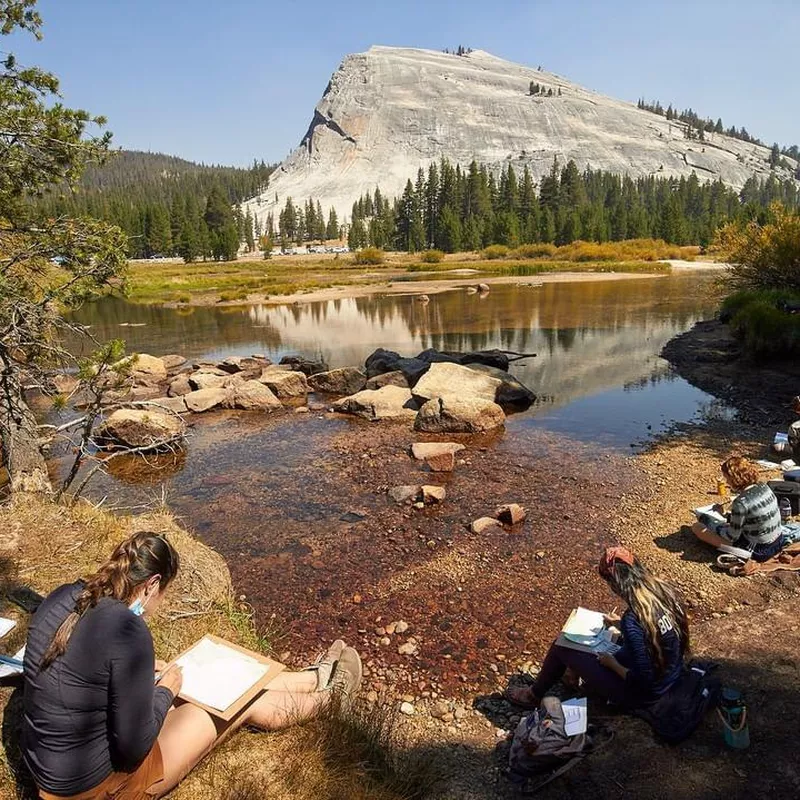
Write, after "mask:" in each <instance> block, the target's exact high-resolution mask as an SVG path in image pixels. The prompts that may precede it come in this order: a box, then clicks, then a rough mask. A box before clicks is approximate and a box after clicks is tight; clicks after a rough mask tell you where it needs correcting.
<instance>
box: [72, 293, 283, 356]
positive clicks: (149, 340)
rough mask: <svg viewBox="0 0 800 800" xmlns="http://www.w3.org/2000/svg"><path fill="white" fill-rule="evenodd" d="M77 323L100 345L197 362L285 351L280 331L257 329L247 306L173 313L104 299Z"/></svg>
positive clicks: (90, 306)
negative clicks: (118, 343)
mask: <svg viewBox="0 0 800 800" xmlns="http://www.w3.org/2000/svg"><path fill="white" fill-rule="evenodd" d="M75 318H76V320H77V321H78V322H81V323H83V324H86V325H91V331H92V333H93V334H94V336H95V337H96V338H97V339H99V340H108V339H123V340H124V341H125V343H126V345H127V349H128V351H129V352H136V351H139V352H149V353H153V354H155V355H164V354H166V353H175V352H178V353H181V354H183V355H185V356H187V357H188V358H197V357H199V356H201V355H203V354H206V353H209V352H214V353H227V352H232V351H233V350H234V349H236V348H237V347H241V345H242V344H244V343H247V344H248V345H252V346H253V347H256V348H257V349H261V350H263V349H270V350H276V349H278V348H279V347H280V346H281V334H280V331H278V330H277V329H276V328H274V327H272V326H271V325H268V324H267V323H264V324H265V325H267V326H266V327H264V328H260V329H257V330H254V328H253V320H252V317H251V315H250V308H249V307H245V306H229V307H224V308H213V307H198V308H182V309H174V308H162V307H160V306H147V305H135V304H132V303H126V302H124V301H121V300H117V299H110V298H106V299H104V300H101V301H98V302H96V303H91V304H88V305H86V306H85V307H84V308H83V309H81V311H80V312H78V314H76V315H75ZM131 325H133V326H135V327H131ZM73 344H74V343H73Z"/></svg>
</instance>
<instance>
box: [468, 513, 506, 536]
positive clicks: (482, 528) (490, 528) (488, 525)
mask: <svg viewBox="0 0 800 800" xmlns="http://www.w3.org/2000/svg"><path fill="white" fill-rule="evenodd" d="M469 527H470V530H471V531H472V532H473V533H487V532H496V531H501V530H503V526H502V525H501V524H500V522H498V520H496V519H495V518H494V517H481V518H480V519H476V520H475V521H474V522H473V523H472V525H470V526H469Z"/></svg>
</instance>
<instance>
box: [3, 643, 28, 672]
mask: <svg viewBox="0 0 800 800" xmlns="http://www.w3.org/2000/svg"><path fill="white" fill-rule="evenodd" d="M24 658H25V647H21V648H20V649H19V650H17V652H16V653H14V655H13V658H12V659H11V660H13V661H15V662H16V663H15V664H9V663H3V664H0V678H8V677H10V676H11V675H22V661H23V659H24Z"/></svg>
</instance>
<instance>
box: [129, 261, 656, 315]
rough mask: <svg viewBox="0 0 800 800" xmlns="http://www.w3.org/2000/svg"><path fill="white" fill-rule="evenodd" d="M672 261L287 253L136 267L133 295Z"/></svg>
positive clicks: (225, 298)
mask: <svg viewBox="0 0 800 800" xmlns="http://www.w3.org/2000/svg"><path fill="white" fill-rule="evenodd" d="M669 272H670V266H669V265H668V264H666V263H662V262H652V261H641V260H635V261H588V262H586V261H580V262H579V261H550V260H531V261H520V260H487V259H474V260H460V261H457V260H447V261H444V262H442V263H440V264H424V263H421V262H420V261H419V260H411V259H408V258H407V257H398V258H390V259H388V260H387V261H386V262H385V263H383V264H378V265H372V266H358V265H355V264H353V263H352V261H351V260H349V259H340V260H339V261H336V260H334V259H327V260H323V259H319V258H316V259H302V258H291V257H287V258H284V259H271V260H268V261H244V260H243V261H232V262H203V263H195V264H174V263H166V264H165V263H153V264H147V263H145V264H141V263H137V264H131V266H130V268H129V291H128V298H129V299H130V300H132V301H133V302H137V303H178V304H184V305H209V304H212V303H218V302H222V303H225V302H233V301H238V302H259V301H263V300H265V299H269V298H271V297H285V296H288V295H295V294H306V293H310V292H316V291H319V290H326V289H333V288H335V287H336V288H338V287H345V286H351V287H365V286H369V287H378V286H381V285H386V284H391V283H396V282H401V283H414V282H419V281H423V280H425V281H428V280H429V281H444V280H451V279H460V280H462V281H464V283H465V284H466V283H478V282H480V279H481V278H497V277H526V276H536V275H545V274H547V275H550V274H556V273H580V274H585V275H591V274H604V275H605V274H610V273H624V274H631V275H659V274H661V275H663V274H667V273H669Z"/></svg>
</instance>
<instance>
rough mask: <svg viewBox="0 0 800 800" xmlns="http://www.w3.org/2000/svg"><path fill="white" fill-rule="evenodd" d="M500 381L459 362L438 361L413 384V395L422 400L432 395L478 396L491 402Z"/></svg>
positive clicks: (429, 398) (432, 396)
mask: <svg viewBox="0 0 800 800" xmlns="http://www.w3.org/2000/svg"><path fill="white" fill-rule="evenodd" d="M500 386H502V383H501V381H499V380H498V379H497V378H495V377H493V376H491V375H485V374H484V373H481V372H477V371H476V370H473V369H470V368H469V367H462V366H461V365H460V364H451V363H448V362H439V363H436V364H431V367H430V369H429V370H428V371H427V372H426V373H425V374H424V375H423V376H422V377H421V378H420V379H419V380H418V381H417V383H416V385H415V386H414V397H416V398H419V399H421V400H423V401H427V400H431V399H432V398H434V397H463V398H471V397H474V398H480V399H481V400H486V401H488V402H491V403H493V402H494V399H495V395H496V394H497V390H498V388H499V387H500Z"/></svg>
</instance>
